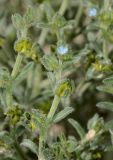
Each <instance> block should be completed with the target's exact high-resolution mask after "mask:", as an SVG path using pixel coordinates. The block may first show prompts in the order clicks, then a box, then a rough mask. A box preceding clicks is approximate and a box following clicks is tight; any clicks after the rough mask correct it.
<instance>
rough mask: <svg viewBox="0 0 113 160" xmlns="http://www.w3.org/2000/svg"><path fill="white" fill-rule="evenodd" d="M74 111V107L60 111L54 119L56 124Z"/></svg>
mask: <svg viewBox="0 0 113 160" xmlns="http://www.w3.org/2000/svg"><path fill="white" fill-rule="evenodd" d="M73 111H74V109H73V108H72V107H66V108H64V110H62V111H60V112H59V113H58V114H57V115H56V116H55V118H54V122H55V123H57V122H59V121H61V120H62V119H64V118H66V117H67V116H68V115H69V114H70V113H72V112H73Z"/></svg>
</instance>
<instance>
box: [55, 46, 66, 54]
mask: <svg viewBox="0 0 113 160" xmlns="http://www.w3.org/2000/svg"><path fill="white" fill-rule="evenodd" d="M57 52H58V54H61V55H64V54H66V53H67V52H68V47H67V46H63V45H61V46H59V47H58V48H57Z"/></svg>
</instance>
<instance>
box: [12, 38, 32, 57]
mask: <svg viewBox="0 0 113 160" xmlns="http://www.w3.org/2000/svg"><path fill="white" fill-rule="evenodd" d="M31 47H32V43H31V40H30V39H20V40H17V41H16V42H15V45H14V49H15V51H16V52H18V53H23V54H27V53H29V52H30V50H31Z"/></svg>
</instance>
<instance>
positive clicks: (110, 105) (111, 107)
mask: <svg viewBox="0 0 113 160" xmlns="http://www.w3.org/2000/svg"><path fill="white" fill-rule="evenodd" d="M96 106H97V107H99V108H102V109H107V110H110V111H112V112H113V103H112V102H100V103H98V104H97V105H96Z"/></svg>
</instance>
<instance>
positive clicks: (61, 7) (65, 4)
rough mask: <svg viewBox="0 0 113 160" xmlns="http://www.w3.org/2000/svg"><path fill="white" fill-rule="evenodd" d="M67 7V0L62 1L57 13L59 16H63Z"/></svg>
mask: <svg viewBox="0 0 113 160" xmlns="http://www.w3.org/2000/svg"><path fill="white" fill-rule="evenodd" d="M67 6H68V0H63V1H62V4H61V6H60V9H59V11H58V12H59V14H60V15H63V14H64V13H65V11H66V8H67Z"/></svg>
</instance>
